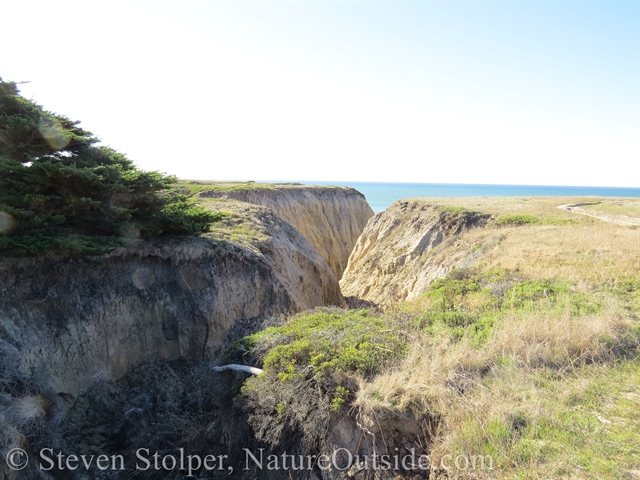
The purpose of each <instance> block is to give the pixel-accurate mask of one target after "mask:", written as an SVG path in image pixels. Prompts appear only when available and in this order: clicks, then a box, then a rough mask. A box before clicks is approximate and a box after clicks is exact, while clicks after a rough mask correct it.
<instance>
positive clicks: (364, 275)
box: [340, 200, 491, 306]
mask: <svg viewBox="0 0 640 480" xmlns="http://www.w3.org/2000/svg"><path fill="white" fill-rule="evenodd" d="M490 218H491V215H489V214H484V213H479V212H473V211H470V210H465V209H462V208H455V207H454V208H451V207H443V206H440V205H432V204H429V203H428V201H427V200H409V201H404V200H402V201H397V202H395V203H393V205H391V206H390V207H389V208H388V209H387V210H385V211H384V212H381V213H379V214H377V215H376V216H375V217H374V218H372V219H371V220H370V221H369V223H368V224H367V226H366V228H365V229H364V231H363V232H362V235H361V236H360V238H359V239H358V242H357V243H356V245H355V248H354V249H353V252H352V253H351V256H350V257H349V263H348V265H347V268H346V270H345V272H344V275H343V277H342V280H341V281H340V286H341V288H342V293H343V295H345V297H348V296H349V297H357V298H358V299H360V300H365V301H369V302H373V303H376V304H379V305H382V306H388V305H392V304H394V303H397V302H399V301H403V300H410V299H411V298H413V297H415V296H416V295H418V294H420V293H422V292H424V291H425V290H426V289H427V288H428V286H429V285H430V284H431V283H432V282H433V281H434V280H435V279H437V278H440V277H443V276H445V275H446V274H447V272H449V271H450V270H452V269H453V268H460V267H464V266H466V265H469V264H470V263H472V262H473V260H474V259H475V258H476V256H477V255H476V254H477V253H478V254H479V253H480V252H474V251H473V248H472V245H469V244H467V242H465V241H464V240H462V239H460V238H459V236H460V234H461V233H463V232H466V231H467V230H470V229H473V228H477V227H482V226H484V225H485V224H486V223H487V221H488V220H489V219H490Z"/></svg>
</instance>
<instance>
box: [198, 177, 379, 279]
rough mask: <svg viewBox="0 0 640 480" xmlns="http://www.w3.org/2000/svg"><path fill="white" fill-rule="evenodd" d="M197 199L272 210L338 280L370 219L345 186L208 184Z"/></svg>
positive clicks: (367, 209) (357, 196) (361, 202)
mask: <svg viewBox="0 0 640 480" xmlns="http://www.w3.org/2000/svg"><path fill="white" fill-rule="evenodd" d="M192 183H197V182H192ZM245 185H246V184H245ZM256 187H257V188H256ZM198 196H199V197H200V198H228V199H234V200H240V201H243V202H248V203H252V204H256V205H262V206H265V207H267V208H269V209H271V210H272V211H273V212H274V213H275V214H276V215H277V216H278V217H280V218H282V219H283V220H285V221H286V222H289V223H290V224H291V225H293V226H294V227H295V228H296V229H297V230H298V231H299V232H300V233H302V234H303V235H304V236H305V237H306V238H307V240H308V241H309V243H310V244H311V245H312V246H313V247H314V248H315V249H316V250H317V251H318V252H319V253H320V255H322V257H323V258H324V259H325V260H326V262H327V264H328V265H329V267H330V268H331V270H332V271H333V273H334V274H335V276H336V278H338V279H340V278H341V277H342V274H343V272H344V269H345V268H346V266H347V262H348V260H349V254H350V253H351V250H353V247H354V245H355V244H356V241H357V240H358V237H359V236H360V234H361V233H362V230H363V229H364V227H365V225H366V224H367V221H368V220H369V219H370V218H371V217H372V216H373V210H371V207H370V206H369V204H368V203H367V201H366V199H365V197H364V195H362V194H361V193H360V192H358V191H357V190H355V189H353V188H348V187H311V186H306V185H291V184H274V185H270V184H256V185H254V186H243V185H242V184H240V185H238V186H233V187H229V186H224V184H220V185H218V186H215V185H213V186H209V185H207V187H206V188H205V189H203V190H202V191H201V192H199V193H198Z"/></svg>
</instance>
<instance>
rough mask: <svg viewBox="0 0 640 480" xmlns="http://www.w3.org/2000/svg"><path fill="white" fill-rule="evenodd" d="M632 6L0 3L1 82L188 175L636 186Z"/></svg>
mask: <svg viewBox="0 0 640 480" xmlns="http://www.w3.org/2000/svg"><path fill="white" fill-rule="evenodd" d="M639 10H640V2H638V1H637V0H632V1H572V0H570V1H519V0H512V1H480V0H478V1H473V0H470V1H424V2H414V1H406V2H399V1H377V2H367V1H362V2H360V1H351V2H347V1H326V2H307V1H281V2H269V1H254V2H240V1H238V2H207V1H198V2H189V1H180V2H177V1H176V2H169V1H165V2H159V1H143V2H135V1H126V2H125V1H118V0H115V1H114V0H110V1H109V2H105V3H102V2H100V1H90V2H88V1H83V2H80V1H78V2H62V1H56V0H47V1H45V2H38V1H30V0H20V1H12V0H0V77H2V78H3V79H4V80H11V81H16V82H21V81H24V82H29V83H25V84H22V85H20V89H21V92H22V94H23V95H24V96H25V97H27V98H31V99H33V100H35V101H36V102H37V103H39V104H41V105H43V106H44V107H45V108H46V109H47V110H50V111H53V112H56V113H59V114H63V115H66V116H68V117H70V118H71V119H74V120H80V121H81V122H82V123H81V126H82V127H84V128H85V129H88V130H90V131H92V132H93V133H94V134H96V135H97V136H98V137H100V138H101V140H102V142H103V143H104V144H105V145H109V146H111V147H113V148H115V149H116V150H118V151H120V152H123V153H125V154H126V155H127V156H128V157H129V158H130V159H132V160H133V161H134V162H135V163H136V165H138V166H139V167H140V168H143V169H146V170H157V171H161V172H165V173H168V174H172V175H177V176H178V177H180V178H188V179H208V180H214V179H217V180H256V181H260V180H287V181H294V180H307V181H318V182H321V181H332V182H341V181H344V182H349V181H351V182H353V181H361V182H412V183H480V184H483V183H484V184H516V185H584V186H612V187H638V186H640V76H639V71H640V35H639V31H640V27H639V26H640V11H639Z"/></svg>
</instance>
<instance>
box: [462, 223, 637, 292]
mask: <svg viewBox="0 0 640 480" xmlns="http://www.w3.org/2000/svg"><path fill="white" fill-rule="evenodd" d="M501 230H502V231H501V236H500V241H499V243H497V244H496V245H495V247H494V248H493V249H492V250H491V251H490V252H488V253H487V255H486V256H485V257H484V258H483V259H482V261H483V262H484V263H485V264H486V266H487V268H506V269H509V270H518V271H520V272H522V273H523V274H524V275H526V276H529V277H531V278H557V279H560V278H561V279H565V280H570V281H573V282H576V283H577V284H582V283H584V282H588V283H590V284H606V285H615V283H616V282H617V281H619V280H621V279H624V278H629V277H632V276H635V275H637V273H638V272H640V229H634V228H629V227H624V226H619V225H615V224H611V223H604V222H597V223H594V224H592V225H566V226H545V225H541V226H523V227H509V228H504V229H501ZM474 233H476V232H474ZM478 233H480V232H478ZM483 233H484V234H485V235H486V234H487V233H488V232H483Z"/></svg>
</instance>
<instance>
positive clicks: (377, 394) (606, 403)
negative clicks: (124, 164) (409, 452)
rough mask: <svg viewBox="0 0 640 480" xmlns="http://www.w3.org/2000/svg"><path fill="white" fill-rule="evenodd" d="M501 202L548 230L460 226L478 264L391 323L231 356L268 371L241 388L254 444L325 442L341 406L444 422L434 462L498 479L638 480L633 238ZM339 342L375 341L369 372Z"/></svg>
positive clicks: (323, 323) (639, 384)
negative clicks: (477, 460) (485, 465)
mask: <svg viewBox="0 0 640 480" xmlns="http://www.w3.org/2000/svg"><path fill="white" fill-rule="evenodd" d="M490 201H492V202H496V200H490ZM518 201H519V199H516V200H513V199H512V200H511V202H516V204H517V202H518ZM499 202H500V203H499V204H498V207H497V208H495V209H494V211H493V212H491V213H494V214H495V215H496V216H497V218H500V215H503V216H505V217H507V218H509V216H510V215H517V216H524V217H525V218H526V216H534V217H535V218H540V219H541V221H540V222H537V221H536V222H506V223H503V224H502V225H496V227H498V228H491V227H489V228H487V229H479V230H476V231H472V232H467V233H466V234H465V235H466V236H467V237H469V238H468V241H469V243H470V244H474V243H477V244H481V245H485V244H486V247H483V255H482V256H481V257H480V260H479V262H477V263H476V265H475V266H474V267H473V268H467V269H462V270H454V271H452V272H450V273H449V275H448V276H447V277H446V278H443V279H440V280H438V281H436V282H435V283H433V284H432V285H431V287H430V288H429V290H428V291H427V292H425V293H424V294H423V295H421V296H420V297H418V298H416V299H414V300H411V301H408V302H405V303H403V304H400V305H398V306H397V307H396V308H394V309H390V310H388V311H387V312H386V313H385V314H384V315H379V316H375V315H374V314H372V313H365V312H364V311H359V312H356V311H350V312H339V311H334V312H332V313H331V314H329V313H326V312H325V313H321V314H320V313H314V314H313V315H311V316H309V317H306V316H304V315H303V316H302V317H298V318H297V319H294V320H291V321H290V323H288V324H285V325H284V326H282V327H278V328H273V329H268V330H265V331H264V332H261V333H258V334H256V335H253V336H251V337H247V338H246V339H244V340H242V341H241V342H239V343H238V344H236V346H235V347H234V348H239V346H241V348H239V351H241V352H242V353H241V355H240V356H238V357H235V358H234V361H242V360H245V361H248V362H249V363H251V364H258V365H263V366H264V367H265V374H264V375H262V376H259V377H256V378H253V379H251V380H249V381H248V382H247V384H246V386H245V388H244V390H243V392H244V395H245V398H246V399H248V401H249V404H250V405H251V408H252V409H253V410H252V411H253V412H254V413H253V417H252V422H253V423H252V425H253V426H254V428H255V429H256V432H258V434H259V435H262V437H261V439H262V440H264V441H267V442H268V443H271V444H272V445H280V446H282V441H283V439H284V438H289V437H288V435H293V436H294V437H295V439H296V440H295V441H296V442H303V443H304V441H305V439H306V440H310V441H309V442H308V444H309V445H313V444H314V442H315V443H316V444H317V442H318V441H319V439H318V431H320V432H324V431H326V428H327V425H328V422H329V415H330V412H331V410H332V408H335V409H342V411H343V412H351V414H352V415H355V414H356V413H355V412H357V414H358V415H365V416H366V415H369V416H370V417H375V418H383V417H385V415H388V414H389V413H391V414H394V413H395V414H398V415H404V416H409V417H411V418H415V419H416V420H420V419H428V420H430V421H432V422H435V423H434V424H435V425H436V428H435V429H434V431H433V432H432V433H431V436H429V437H428V438H425V439H424V442H425V444H429V445H430V454H431V461H432V465H436V466H437V465H438V464H439V462H440V460H441V459H442V458H445V457H446V456H447V455H451V456H452V457H449V458H455V457H457V456H458V455H466V456H467V458H470V457H474V456H477V455H482V456H485V455H490V456H491V458H492V460H493V468H494V469H493V471H491V477H495V478H568V477H571V478H593V479H596V478H598V479H600V478H609V479H623V478H634V477H633V475H635V474H636V473H634V472H637V471H638V465H640V456H639V453H638V452H640V427H639V425H640V423H639V420H640V413H639V412H640V277H639V276H638V273H637V272H638V271H640V252H639V251H638V244H639V243H638V241H639V240H640V239H639V237H638V234H639V232H638V230H637V229H634V228H631V227H623V226H618V225H613V224H607V223H602V222H599V221H594V220H592V219H589V218H579V219H577V220H576V221H575V222H572V221H566V222H565V221H564V220H572V219H571V218H570V216H569V217H568V218H567V217H565V212H563V211H556V210H557V209H556V208H555V206H554V205H552V204H551V203H549V205H547V200H546V199H540V200H537V199H529V200H527V201H526V202H527V203H529V205H528V206H527V208H518V207H516V208H515V209H510V208H509V200H506V199H501V200H500V201H499ZM496 203H497V202H496ZM470 206H471V205H470ZM475 207H476V208H478V207H477V206H475ZM514 210H515V212H516V213H512V212H514ZM448 211H451V212H452V213H453V212H454V209H449V210H448ZM455 212H457V209H456V210H455ZM510 212H511V213H510ZM496 235H498V237H499V238H497V239H496V238H494V237H495V236H496ZM346 325H348V328H346V327H345V326H346ZM328 332H331V333H328ZM338 332H357V335H355V336H353V333H345V335H346V337H347V338H351V341H353V342H354V344H356V345H359V344H362V345H366V335H368V334H370V333H371V332H375V339H376V340H375V342H372V346H373V348H372V349H368V350H367V349H366V348H365V349H364V350H362V351H361V352H358V355H359V356H360V359H361V361H363V362H364V363H365V364H367V365H375V366H376V368H375V369H362V368H355V367H354V366H355V365H358V360H357V358H358V357H357V356H356V357H353V359H352V361H351V363H345V358H344V357H343V352H344V351H345V350H344V349H343V348H341V347H340V345H341V343H340V340H339V339H340V338H341V337H340V335H339V334H338ZM360 335H362V337H360ZM359 342H362V343H359ZM369 354H373V355H374V356H373V357H371V358H370V357H369V356H368V355H369ZM347 358H350V359H351V358H352V357H351V356H347ZM373 359H374V360H373ZM336 366H339V367H336ZM311 412H323V413H322V415H320V416H318V417H313V415H312V417H310V416H309V415H311ZM310 418H314V419H315V420H314V421H313V422H311V423H310V424H305V421H307V420H309V419H310ZM304 419H306V420H304ZM303 420H304V421H303ZM296 435H297V436H296ZM285 446H286V445H285ZM434 473H436V472H434ZM486 473H487V472H484V474H486ZM449 474H451V472H449ZM455 474H456V475H457V476H456V478H483V477H482V476H481V475H482V472H472V471H457V472H456V473H455ZM479 475H480V476H479ZM436 478H437V474H436Z"/></svg>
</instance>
